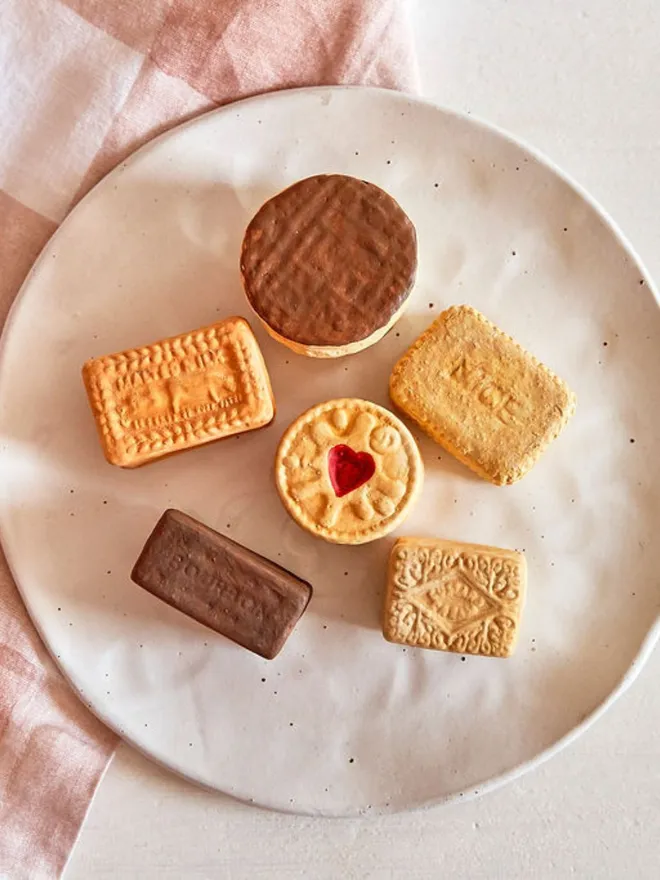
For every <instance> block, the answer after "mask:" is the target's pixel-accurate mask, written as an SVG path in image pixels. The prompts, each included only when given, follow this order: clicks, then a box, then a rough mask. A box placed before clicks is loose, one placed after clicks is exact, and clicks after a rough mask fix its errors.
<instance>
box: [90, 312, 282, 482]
mask: <svg viewBox="0 0 660 880" xmlns="http://www.w3.org/2000/svg"><path fill="white" fill-rule="evenodd" d="M82 373H83V381H84V383H85V388H86V389H87V396H88V398H89V403H90V406H91V408H92V412H93V414H94V419H95V420H96V427H97V429H98V433H99V438H100V440H101V446H102V447H103V452H104V454H105V457H106V458H107V460H108V461H109V462H110V464H115V465H119V466H120V467H126V468H131V467H138V466H139V465H142V464H145V463H146V462H148V461H152V460H154V459H156V458H161V457H162V456H164V455H169V454H171V453H173V452H181V451H183V450H185V449H191V448H193V447H194V446H200V445H201V444H203V443H210V442H211V441H213V440H220V439H222V438H223V437H228V436H230V435H231V434H237V433H240V432H242V431H251V430H253V429H254V428H261V427H263V426H264V425H267V424H268V423H269V422H271V421H272V420H273V417H274V415H275V406H274V402H273V393H272V391H271V387H270V379H269V378H268V373H267V371H266V364H265V363H264V359H263V356H262V354H261V351H260V349H259V346H258V344H257V340H256V339H255V338H254V334H253V333H252V330H251V329H250V325H249V324H248V322H247V321H246V320H245V319H244V318H227V319H226V320H224V321H220V322H219V323H217V324H213V325H211V326H210V327H204V328H202V329H201V330H195V331H193V332H191V333H184V334H182V335H181V336H174V337H171V338H170V339H163V340H161V341H160V342H156V343H153V344H152V345H147V346H145V347H144V348H136V349H132V350H129V351H123V352H120V353H119V354H112V355H107V356H105V357H100V358H95V359H94V360H91V361H87V363H86V364H85V365H84V367H83V370H82Z"/></svg>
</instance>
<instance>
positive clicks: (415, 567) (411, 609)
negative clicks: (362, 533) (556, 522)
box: [383, 538, 527, 657]
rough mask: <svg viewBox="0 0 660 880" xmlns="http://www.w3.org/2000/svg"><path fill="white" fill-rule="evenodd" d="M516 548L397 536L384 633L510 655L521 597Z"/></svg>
mask: <svg viewBox="0 0 660 880" xmlns="http://www.w3.org/2000/svg"><path fill="white" fill-rule="evenodd" d="M526 580H527V566H526V562H525V557H524V556H523V555H522V553H518V552H516V551H514V550H500V549H498V548H496V547H485V546H481V545H480V544H462V543H458V542H455V541H441V540H436V539H433V538H401V539H399V540H398V541H397V542H396V544H395V545H394V547H393V548H392V552H391V554H390V563H389V571H388V583H387V590H386V595H385V608H384V614H383V635H384V636H385V638H386V639H387V640H388V641H390V642H397V643H399V644H402V645H411V646H412V647H416V648H433V649H435V650H438V651H454V652H456V653H460V654H481V655H484V656H487V657H509V656H511V654H512V653H513V651H514V648H515V644H516V640H517V637H518V630H519V627H520V617H521V614H522V609H523V605H524V601H525V589H526Z"/></svg>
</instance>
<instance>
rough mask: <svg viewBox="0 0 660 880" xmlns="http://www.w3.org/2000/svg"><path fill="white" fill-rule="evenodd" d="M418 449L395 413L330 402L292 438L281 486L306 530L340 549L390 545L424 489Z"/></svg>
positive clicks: (280, 468) (306, 417) (280, 471)
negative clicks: (386, 540)
mask: <svg viewBox="0 0 660 880" xmlns="http://www.w3.org/2000/svg"><path fill="white" fill-rule="evenodd" d="M423 474H424V468H423V465H422V459H421V456H420V454H419V450H418V448H417V444H416V443H415V440H414V438H413V436H412V434H411V433H410V431H409V430H408V429H407V428H406V426H405V425H404V424H403V423H402V422H401V421H400V419H398V418H397V417H396V416H395V415H394V414H393V413H391V412H389V410H386V409H384V408H383V407H382V406H378V405H377V404H375V403H371V402H370V401H367V400H358V399H356V398H344V399H340V400H329V401H327V402H326V403H321V404H319V405H318V406H315V407H312V409H310V410H307V412H305V413H303V414H302V415H301V416H299V418H297V419H296V421H295V422H293V424H292V425H291V426H290V427H289V428H288V429H287V430H286V431H285V433H284V436H283V437H282V440H281V442H280V445H279V448H278V450H277V455H276V459H275V482H276V484H277V489H278V491H279V493H280V497H281V499H282V502H283V503H284V506H285V507H286V509H287V511H288V512H289V513H290V514H291V516H292V517H293V519H294V520H295V521H296V522H297V523H298V524H299V525H300V526H302V527H303V528H305V529H307V530H308V531H310V532H312V534H314V535H318V536H319V537H321V538H325V540H326V541H332V542H334V543H337V544H363V543H366V542H367V541H374V540H376V539H377V538H381V537H383V535H386V534H387V533H388V532H390V531H391V530H392V529H394V528H396V527H397V526H398V525H399V524H400V523H401V522H402V521H403V519H404V518H405V516H406V514H407V513H408V510H409V509H410V507H411V505H412V504H413V502H414V501H415V500H416V498H417V496H418V494H419V492H420V490H421V486H422V481H423Z"/></svg>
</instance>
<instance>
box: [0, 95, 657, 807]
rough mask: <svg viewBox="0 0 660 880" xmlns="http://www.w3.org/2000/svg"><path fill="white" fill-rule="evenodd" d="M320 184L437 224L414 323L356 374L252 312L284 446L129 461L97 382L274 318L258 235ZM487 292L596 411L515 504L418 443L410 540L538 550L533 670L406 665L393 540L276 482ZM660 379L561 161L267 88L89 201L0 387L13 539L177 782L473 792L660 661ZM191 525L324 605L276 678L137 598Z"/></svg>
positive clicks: (329, 800) (628, 272) (450, 662)
mask: <svg viewBox="0 0 660 880" xmlns="http://www.w3.org/2000/svg"><path fill="white" fill-rule="evenodd" d="M319 172H343V173H347V174H353V175H357V176H360V177H364V178H366V179H368V180H371V181H373V182H374V183H377V184H379V185H380V186H382V187H384V188H385V189H387V190H388V191H389V192H391V193H392V194H393V195H394V196H395V197H396V198H397V199H398V200H399V201H400V202H401V204H402V206H403V207H404V208H405V210H406V211H407V212H408V213H409V215H410V217H411V218H412V220H413V222H414V223H415V225H416V227H417V230H418V233H419V252H420V261H419V276H418V283H417V286H416V289H415V292H414V295H413V297H412V300H411V304H410V307H409V310H408V313H407V314H406V316H405V317H404V318H403V319H402V320H401V322H400V323H399V324H398V325H397V327H396V328H395V330H394V331H393V332H391V333H390V334H389V335H388V336H387V337H386V339H385V340H384V341H382V342H381V343H379V344H378V345H376V346H375V347H374V348H371V349H369V350H368V351H366V352H364V353H362V354H360V355H357V356H355V357H352V358H348V359H344V360H339V361H335V362H322V361H312V360H309V359H305V358H302V357H297V356H296V355H294V354H292V353H291V352H290V351H289V350H288V349H285V348H284V347H281V346H279V345H278V344H277V343H275V342H273V341H272V340H270V339H269V338H268V337H267V336H266V334H265V333H263V332H262V331H261V329H260V328H259V327H257V326H256V322H253V325H254V326H255V329H256V331H257V334H258V336H259V340H260V342H261V343H262V345H263V350H264V354H265V357H266V360H267V363H268V365H269V368H270V371H271V376H272V380H273V385H274V390H275V394H276V398H277V404H278V416H277V421H276V423H275V424H274V425H273V426H272V427H270V428H268V429H266V430H263V431H260V432H255V433H252V434H247V435H244V436H243V437H241V438H239V439H235V438H232V439H230V440H227V441H225V442H224V443H219V444H213V445H211V446H208V447H205V448H203V449H200V450H197V451H194V452H188V453H186V454H184V455H181V456H176V457H174V458H172V459H170V460H165V461H162V462H159V463H156V464H152V465H150V466H149V467H147V468H144V469H142V470H138V471H122V470H119V469H117V468H113V467H111V466H110V465H107V464H105V462H104V460H103V457H102V455H101V451H100V448H99V444H98V441H97V438H96V434H95V430H94V426H93V423H92V419H91V416H90V413H89V411H88V406H87V402H86V399H85V394H84V392H83V387H82V383H81V380H80V366H81V364H82V362H83V361H84V360H85V359H86V358H88V357H90V356H92V355H100V354H105V353H108V352H113V351H116V350H120V349H123V348H128V347H132V346H138V345H140V344H144V343H148V342H152V341H155V340H157V339H159V338H160V337H163V336H169V335H172V334H176V333H179V332H181V331H184V330H187V329H192V328H196V327H198V326H202V325H205V324H208V323H211V322H213V321H215V320H216V319H218V318H220V317H222V316H227V315H233V314H244V315H248V316H249V311H248V309H247V306H246V303H245V301H244V299H243V295H242V293H241V286H240V281H239V273H238V253H239V246H240V242H241V236H242V233H243V230H244V228H245V225H246V223H247V221H248V220H249V218H250V217H251V215H252V214H253V213H254V211H255V210H256V209H257V208H258V207H259V205H260V204H261V203H262V202H263V200H264V199H266V198H267V197H269V196H271V195H272V194H273V193H275V192H276V191H278V190H279V189H281V188H282V187H284V186H287V185H288V184H290V183H291V182H292V181H294V180H296V179H298V178H301V177H304V176H306V175H310V174H315V173H319ZM460 302H469V303H472V304H473V305H474V306H476V307H477V308H479V309H481V310H482V311H484V312H485V313H486V314H487V315H488V316H489V317H490V318H491V319H493V320H494V321H495V322H496V323H497V324H499V325H500V326H501V327H502V328H503V329H505V330H506V331H507V332H509V333H511V334H512V335H513V336H515V337H516V338H517V339H518V340H519V341H520V342H521V343H522V344H523V345H525V346H526V347H528V348H529V349H531V351H533V352H534V353H535V354H536V355H537V356H538V357H539V358H541V359H542V360H544V361H546V362H547V363H548V364H549V365H550V366H551V367H552V368H553V369H555V370H556V371H557V372H558V373H559V374H560V375H561V376H563V377H564V378H565V379H566V380H567V381H568V382H569V384H571V385H572V386H573V387H574V389H575V390H576V392H577V394H578V400H579V403H578V411H577V415H576V417H575V419H574V420H573V422H572V423H571V424H570V425H569V427H568V428H567V430H566V431H565V433H564V434H563V435H562V437H561V438H560V439H559V440H558V441H557V442H556V443H554V444H553V445H552V447H551V448H550V450H549V451H548V452H547V453H546V455H545V456H544V457H543V459H542V460H541V462H540V463H539V464H538V465H537V467H536V468H535V469H534V470H533V472H532V473H531V474H530V475H529V476H527V477H526V478H525V479H524V480H523V481H522V482H520V483H519V484H516V485H515V486H513V487H509V488H496V487H493V486H490V485H488V484H486V483H484V482H481V481H480V480H478V479H477V478H475V477H473V476H472V475H471V474H470V472H468V471H467V470H466V469H465V468H464V467H462V466H460V465H459V464H458V463H456V462H455V461H453V460H452V459H451V458H450V457H449V456H448V455H446V454H445V453H444V452H443V450H442V449H440V447H438V446H436V445H434V444H433V443H432V442H431V441H429V440H427V439H424V438H422V437H420V444H421V448H422V452H423V455H424V458H425V461H426V469H427V475H426V484H425V489H424V493H423V497H422V500H421V502H420V503H419V504H418V506H417V508H416V510H415V511H414V513H413V514H412V516H411V517H410V519H409V520H408V522H407V523H406V525H405V526H404V527H403V529H401V533H403V534H413V535H438V536H441V537H446V538H456V539H461V540H466V541H473V542H479V543H486V544H495V545H501V546H504V547H517V548H524V549H525V551H526V554H527V559H528V563H529V598H528V602H527V608H526V612H525V616H524V621H523V628H522V636H521V641H520V644H519V648H518V651H517V654H516V656H515V657H514V658H513V659H511V660H506V661H499V660H492V659H481V658H472V657H468V658H467V659H466V658H464V657H460V656H453V655H447V654H440V653H433V652H424V651H415V650H411V649H409V650H405V649H403V648H400V647H396V646H393V645H391V644H388V643H386V642H385V641H384V640H383V639H382V637H381V635H380V629H379V615H380V605H381V598H382V591H383V586H384V576H385V559H386V555H387V553H388V551H389V549H390V546H391V540H389V539H386V540H383V541H379V542H376V543H374V544H370V545H365V546H362V547H356V548H350V547H349V548H342V547H338V546H331V545H329V544H325V543H323V542H322V541H320V540H316V539H314V538H313V537H311V536H309V535H307V534H306V533H304V532H302V531H301V530H300V529H299V528H298V527H297V526H296V525H295V524H294V523H293V522H292V521H291V520H289V518H288V517H287V515H286V513H285V512H284V510H283V508H282V506H281V504H280V502H279V500H278V498H277V494H276V491H275V488H274V485H273V480H272V476H271V468H272V461H273V457H274V453H275V448H276V445H277V442H278V439H279V437H280V435H281V433H282V431H283V430H284V428H285V427H286V426H287V425H288V424H289V422H290V421H291V420H292V419H293V418H294V417H295V416H296V415H298V413H300V412H301V411H302V410H303V409H305V408H306V407H308V406H310V405H311V404H313V403H316V402H318V401H321V400H324V399H327V398H330V397H340V396H344V395H346V396H353V395H356V396H363V397H367V398H370V399H372V400H374V401H376V402H378V403H382V404H385V405H387V403H388V400H387V380H388V376H389V372H390V369H391V367H392V365H393V364H394V362H395V360H396V359H397V358H398V357H399V355H400V354H401V353H402V352H403V351H404V349H405V348H406V347H407V346H408V345H409V344H410V342H412V340H413V339H414V338H415V337H416V336H417V334H418V333H419V332H420V331H421V330H422V329H423V328H424V327H426V325H427V324H428V323H429V322H430V320H431V319H432V318H433V317H434V315H436V314H437V313H438V312H439V311H440V310H441V309H442V308H443V307H446V306H448V305H450V304H451V303H460ZM659 376H660V312H659V311H658V308H657V305H656V302H655V300H654V298H653V295H652V293H651V290H650V289H649V284H648V282H647V281H646V280H645V279H644V276H643V274H642V271H641V269H640V267H639V264H638V262H637V260H636V258H635V256H634V255H633V254H632V253H631V250H630V247H629V246H627V245H626V243H625V242H624V241H623V240H622V239H621V237H620V235H619V234H618V233H617V232H616V230H614V229H613V227H612V225H611V223H610V222H609V221H608V220H607V219H605V218H604V217H603V215H602V214H601V213H600V212H599V210H598V209H597V208H596V207H595V206H594V205H593V204H592V203H591V202H590V201H589V200H588V198H587V197H586V196H585V195H584V193H580V192H579V191H577V190H576V189H575V187H573V186H572V185H571V184H569V183H568V182H567V181H566V180H565V179H564V178H563V177H562V175H561V174H560V173H559V172H558V171H557V169H554V168H552V167H551V166H549V165H548V163H547V162H545V161H544V160H541V159H539V158H538V157H536V156H534V155H533V154H532V153H531V152H530V151H529V150H527V149H526V148H524V147H522V146H520V145H518V144H516V143H514V142H513V141H511V140H510V139H509V138H507V137H506V136H504V135H503V134H502V133H500V132H497V131H495V130H493V129H491V128H489V127H487V126H484V125H482V124H480V123H477V122H475V121H474V120H472V119H469V118H463V117H460V116H457V115H454V114H452V113H448V112H446V111H444V110H441V109H439V108H437V107H434V106H431V105H428V104H424V103H422V102H417V101H414V100H411V99H409V98H407V97H405V96H402V95H399V94H396V93H392V92H381V91H374V90H362V89H354V90H351V89H343V90H341V89H313V90H303V91H296V92H289V93H281V94H275V95H269V96H267V97H261V98H256V99H253V100H250V101H246V102H243V103H241V104H237V105H234V106H230V107H227V108H225V109H223V110H219V111H217V112H215V113H212V114H209V115H208V116H204V117H202V118H201V119H198V120H196V121H194V122H192V123H190V124H188V125H186V126H183V127H182V128H179V129H177V130H175V131H173V132H172V133H171V134H169V135H167V136H165V137H162V138H160V139H159V140H157V141H156V142H154V143H153V144H151V145H148V146H147V147H146V148H145V149H143V150H141V151H140V152H139V153H137V154H136V155H135V156H134V157H133V158H132V159H131V160H129V161H128V162H127V163H125V164H124V165H122V166H121V167H120V168H119V169H118V170H117V171H115V172H114V173H113V174H111V175H110V176H109V177H107V178H106V179H105V180H104V181H103V182H102V183H101V184H100V185H99V186H97V187H96V189H95V190H94V191H93V192H92V193H91V194H90V195H89V196H88V197H87V198H86V199H85V200H84V201H83V202H82V203H81V204H80V205H79V206H78V207H77V208H76V210H75V211H74V212H73V213H72V215H71V216H70V217H69V218H68V220H67V221H66V222H65V223H64V225H63V226H62V228H61V229H60V230H59V232H58V233H57V235H56V236H55V237H54V238H53V240H52V241H51V242H50V244H49V245H48V247H47V248H46V250H45V252H44V253H43V255H42V257H41V259H40V260H39V262H38V264H37V266H36V268H35V269H34V271H33V273H32V275H31V276H30V278H29V279H28V281H27V282H26V284H25V287H24V289H23V292H22V294H21V296H20V298H19V300H18V302H17V304H16V307H15V308H14V311H13V313H12V315H11V320H10V322H9V325H8V327H7V330H6V333H5V337H4V348H3V352H2V362H1V373H0V417H1V420H2V421H1V424H2V448H1V454H0V487H1V488H0V492H1V506H0V525H1V527H2V535H3V542H4V546H5V549H6V552H7V555H8V558H9V561H10V564H11V566H12V568H13V571H14V573H15V576H16V580H17V582H18V584H19V586H20V589H21V592H22V594H23V597H24V598H25V601H26V603H27V606H28V608H29V610H30V613H31V615H32V617H33V619H34V621H35V623H36V624H37V626H38V627H39V630H40V631H41V633H42V635H43V637H44V639H45V641H46V643H47V644H48V646H49V647H50V649H51V651H52V652H53V654H54V655H55V657H56V658H57V660H58V662H59V664H60V666H61V668H62V670H63V671H64V673H65V674H66V675H67V676H68V678H69V679H70V680H71V682H72V683H73V685H74V686H75V688H76V689H77V690H78V691H79V692H80V694H81V696H82V698H83V699H84V700H85V701H86V702H87V703H88V704H89V705H90V706H91V708H92V709H93V710H94V711H95V712H96V713H97V714H98V715H99V716H100V717H101V718H103V719H104V720H105V721H106V722H107V723H108V724H109V725H110V726H111V727H113V728H115V729H116V730H117V731H119V733H120V734H121V735H122V736H123V737H125V738H126V739H127V740H129V741H130V742H132V743H134V744H135V745H136V746H138V747H139V748H141V749H142V750H144V751H145V752H147V753H148V754H149V755H151V756H153V757H154V758H155V759H157V760H158V761H160V762H162V763H164V764H166V765H167V766H169V767H171V768H172V769H174V770H177V771H178V772H180V773H182V774H185V775H186V776H188V777H190V778H191V779H194V780H197V781H199V782H201V783H203V784H206V785H208V786H212V787H214V788H218V789H221V790H223V791H226V792H229V793H231V794H233V795H236V796H237V797H240V798H244V799H246V800H248V801H250V802H255V803H258V804H263V805H266V806H270V807H275V808H278V809H283V810H295V811H300V812H307V813H321V814H327V815H344V814H355V813H364V812H369V811H372V810H373V811H376V810H395V809H402V808H407V807H413V806H417V805H422V804H428V803H434V802H439V801H443V800H448V799H452V798H456V797H462V796H470V795H474V794H475V793H479V792H481V791H484V790H485V789H487V788H490V787H492V786H494V785H496V784H498V783H500V782H502V781H503V780H505V779H506V778H510V777H511V776H512V775H515V774H517V773H520V772H522V771H523V770H524V769H526V768H527V767H529V766H531V765H532V764H534V763H537V762H538V761H539V760H541V759H543V758H544V757H546V756H547V755H549V754H550V753H552V752H553V751H555V750H556V749H557V748H558V747H560V746H561V745H562V744H564V743H566V742H567V741H568V740H569V739H570V738H571V737H572V736H574V735H575V734H576V733H577V732H578V731H579V730H581V729H584V727H585V726H586V725H587V724H588V723H589V721H590V720H592V719H593V718H594V717H595V716H596V715H597V714H598V713H599V711H601V710H602V708H603V707H604V706H605V705H606V704H607V703H608V702H609V701H611V699H612V698H613V697H614V696H615V695H616V694H617V693H618V692H619V691H620V690H621V688H622V687H623V686H625V684H627V683H628V682H629V681H630V680H631V679H632V677H633V675H634V674H635V671H636V668H638V667H639V665H640V662H641V660H642V659H643V657H644V655H645V653H646V652H648V650H649V649H650V646H651V644H652V642H653V641H654V640H655V636H656V635H657V631H656V630H654V624H655V621H656V616H657V613H658V608H659V593H658V574H657V573H658V571H659V570H660V541H658V540H657V535H656V532H655V530H656V528H657V527H658V523H659V518H658V504H659V498H660V496H659V495H658V486H659V481H658V469H659V467H660V456H659V455H658V454H657V451H658V448H659V441H660V408H659V407H658V405H657V382H658V377H659ZM417 433H418V435H419V432H417ZM633 439H634V443H633ZM168 506H176V507H179V508H182V509H183V510H186V511H188V512H189V513H191V514H193V515H195V516H197V517H199V518H200V519H202V520H203V521H205V522H206V523H208V524H210V525H211V526H214V527H216V528H218V529H219V530H220V531H223V532H227V533H228V534H229V535H230V536H231V537H234V538H236V539H238V540H239V541H242V542H244V543H245V544H247V545H249V546H251V547H253V548H254V549H255V550H257V551H259V552H261V553H263V554H265V555H266V556H269V557H271V558H273V559H275V560H276V561H277V562H279V563H281V564H282V565H285V566H287V567H288V568H291V569H292V570H293V571H295V572H297V573H299V574H300V575H301V576H303V577H305V578H307V579H309V580H310V581H311V582H312V583H313V584H314V587H315V594H314V598H313V601H312V604H311V605H310V608H309V610H308V611H307V613H306V614H305V616H304V617H303V619H302V621H301V623H300V625H299V626H298V628H297V629H296V631H295V633H294V635H293V637H292V638H291V640H290V641H289V643H288V644H287V646H286V648H285V650H284V651H283V653H282V654H281V655H280V657H279V658H278V659H277V660H275V661H272V662H267V661H264V660H261V659H260V658H258V657H256V656H253V655H252V654H250V653H248V652H246V651H244V650H242V649H240V648H238V647H237V646H235V645H233V644H231V643H230V642H228V641H227V640H225V639H223V638H221V637H219V636H216V635H214V634H213V633H211V632H209V631H207V630H205V629H203V628H202V627H201V626H198V625H197V624H196V623H194V622H193V621H191V620H188V619H186V618H185V617H183V616H182V615H180V614H178V613H176V612H175V611H173V610H171V609H170V608H168V607H167V606H165V605H164V604H161V603H159V602H158V601H157V600H156V599H154V598H152V597H151V596H149V595H148V594H146V593H145V592H143V591H142V590H140V589H139V588H137V587H136V586H134V585H133V584H132V583H131V581H130V579H129V572H130V569H131V566H132V564H133V562H134V560H135V558H136V557H137V554H138V552H139V550H140V548H141V547H142V544H143V542H144V540H145V538H146V537H147V535H148V533H149V531H150V530H151V528H152V526H153V525H154V523H155V521H156V519H157V518H158V516H159V515H160V513H161V512H162V511H163V509H164V508H166V507H168Z"/></svg>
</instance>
